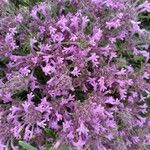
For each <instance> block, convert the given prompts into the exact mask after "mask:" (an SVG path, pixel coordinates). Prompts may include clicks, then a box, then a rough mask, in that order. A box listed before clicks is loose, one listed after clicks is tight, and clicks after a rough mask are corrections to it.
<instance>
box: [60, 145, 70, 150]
mask: <svg viewBox="0 0 150 150" xmlns="http://www.w3.org/2000/svg"><path fill="white" fill-rule="evenodd" d="M58 150H69V148H68V147H67V146H66V145H61V146H60V147H59V149H58Z"/></svg>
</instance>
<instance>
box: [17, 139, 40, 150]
mask: <svg viewBox="0 0 150 150" xmlns="http://www.w3.org/2000/svg"><path fill="white" fill-rule="evenodd" d="M19 145H20V146H21V147H22V148H24V149H25V150H38V149H37V148H35V147H33V146H32V145H30V144H28V143H27V142H24V141H19Z"/></svg>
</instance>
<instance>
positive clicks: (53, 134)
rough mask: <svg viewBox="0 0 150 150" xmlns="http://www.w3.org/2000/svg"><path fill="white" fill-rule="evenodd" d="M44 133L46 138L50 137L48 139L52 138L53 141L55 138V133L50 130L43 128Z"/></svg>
mask: <svg viewBox="0 0 150 150" xmlns="http://www.w3.org/2000/svg"><path fill="white" fill-rule="evenodd" d="M44 131H45V133H46V135H47V136H50V137H52V138H54V139H55V138H56V137H57V135H56V132H55V131H54V130H52V129H49V128H45V129H44Z"/></svg>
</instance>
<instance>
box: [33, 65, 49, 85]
mask: <svg viewBox="0 0 150 150" xmlns="http://www.w3.org/2000/svg"><path fill="white" fill-rule="evenodd" d="M33 75H34V76H35V77H36V78H37V80H38V82H39V83H41V84H46V83H47V81H48V80H49V79H50V77H49V76H46V75H45V74H44V72H43V70H42V68H41V67H40V66H37V67H36V68H35V69H34V74H33Z"/></svg>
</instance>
